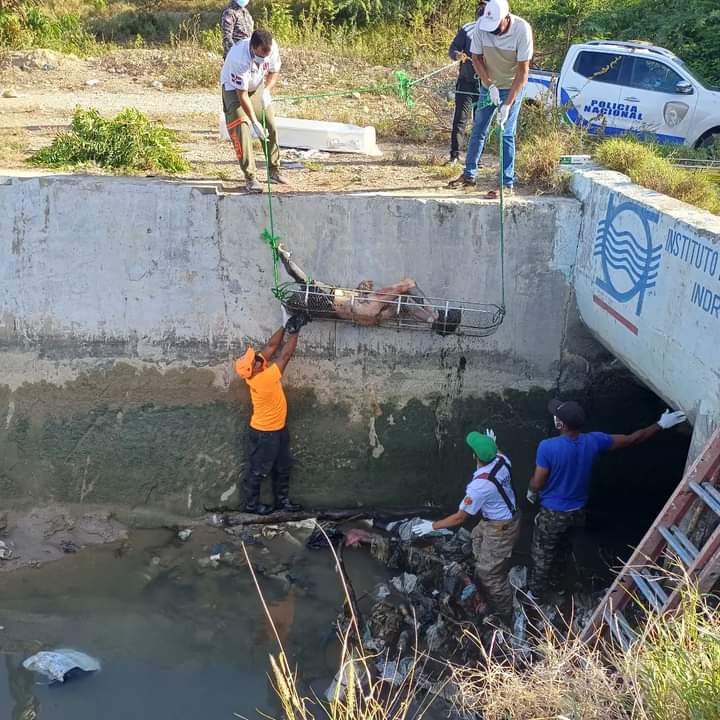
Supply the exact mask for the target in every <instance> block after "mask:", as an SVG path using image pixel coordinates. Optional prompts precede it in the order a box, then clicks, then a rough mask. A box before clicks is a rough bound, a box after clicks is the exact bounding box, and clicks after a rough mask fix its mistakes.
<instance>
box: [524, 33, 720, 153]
mask: <svg viewBox="0 0 720 720" xmlns="http://www.w3.org/2000/svg"><path fill="white" fill-rule="evenodd" d="M526 97H527V98H528V99H531V100H535V101H538V102H546V103H549V104H553V105H557V106H559V107H562V108H564V109H565V112H566V115H567V118H568V119H569V120H570V121H572V122H574V123H576V124H578V125H581V126H583V127H586V128H587V129H588V130H589V132H591V133H598V132H603V133H604V134H605V135H619V134H623V133H632V134H635V135H641V136H646V137H649V138H652V139H654V140H657V141H658V142H662V143H678V144H685V145H690V146H691V147H700V146H702V145H711V144H712V143H713V142H714V141H715V139H718V140H720V88H712V87H709V86H708V85H706V84H705V83H703V82H702V81H701V80H700V79H699V78H698V77H697V75H695V74H694V73H692V72H691V71H690V70H689V68H688V67H687V66H686V65H685V63H683V61H682V60H680V58H678V57H677V56H675V55H674V54H673V53H671V52H670V51H669V50H665V49H664V48H661V47H656V46H654V45H650V44H645V43H640V42H615V41H606V40H602V41H601V40H597V41H591V42H586V43H582V44H580V45H573V46H572V47H571V48H570V49H569V50H568V54H567V56H566V57H565V61H564V62H563V66H562V69H561V71H560V75H557V74H553V73H550V72H545V71H543V70H531V71H530V78H529V81H528V88H527V94H526Z"/></svg>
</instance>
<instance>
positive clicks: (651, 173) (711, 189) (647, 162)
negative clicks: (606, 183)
mask: <svg viewBox="0 0 720 720" xmlns="http://www.w3.org/2000/svg"><path fill="white" fill-rule="evenodd" d="M595 156H596V158H597V159H598V160H599V161H600V162H601V163H603V165H606V166H607V167H609V168H610V169H611V170H617V171H618V172H621V173H624V174H625V175H628V176H629V177H630V179H631V180H632V181H633V182H635V183H637V184H638V185H643V186H644V187H647V188H650V189H651V190H655V191H657V192H660V193H664V194H665V195H670V196H671V197H674V198H677V199H678V200H682V201H683V202H687V203H690V204H691V205H696V206H697V207H700V208H703V209H705V210H709V211H710V212H712V213H716V214H720V191H719V190H718V188H717V187H715V185H713V182H712V179H711V178H710V176H709V175H708V174H707V173H704V172H702V171H700V170H685V169H683V168H678V167H675V166H674V165H673V164H672V162H670V160H668V159H667V158H666V157H662V156H661V155H660V154H659V153H658V152H657V150H656V149H655V148H654V147H653V146H652V145H645V144H642V143H640V142H638V141H637V140H633V139H631V138H612V139H610V140H606V141H605V142H603V143H602V144H601V145H600V146H599V147H598V149H597V151H596V154H595Z"/></svg>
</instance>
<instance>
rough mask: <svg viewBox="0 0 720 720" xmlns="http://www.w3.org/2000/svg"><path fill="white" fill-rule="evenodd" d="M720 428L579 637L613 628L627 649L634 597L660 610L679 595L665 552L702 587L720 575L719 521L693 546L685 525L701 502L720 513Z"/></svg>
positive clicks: (632, 633) (587, 637) (631, 635)
mask: <svg viewBox="0 0 720 720" xmlns="http://www.w3.org/2000/svg"><path fill="white" fill-rule="evenodd" d="M718 475H720V429H718V430H717V431H715V433H714V434H713V436H712V437H711V438H710V440H709V442H708V443H707V445H706V446H705V447H704V448H703V450H702V452H701V453H700V455H698V457H697V458H696V460H695V462H693V463H692V465H691V466H690V467H689V468H688V470H687V471H686V473H685V475H684V476H683V479H682V480H681V481H680V484H679V485H678V487H677V489H676V490H675V492H674V493H673V494H672V496H671V497H670V499H669V500H668V501H667V503H666V504H665V507H664V508H663V509H662V511H661V512H660V514H659V515H658V516H657V518H656V519H655V522H653V524H652V526H651V527H650V529H649V530H648V531H647V533H646V534H645V537H644V538H643V539H642V540H641V542H640V544H639V545H638V546H637V548H636V549H635V551H634V552H633V554H632V557H631V558H630V560H628V562H627V564H626V565H625V566H624V567H623V569H622V570H621V571H620V573H619V575H618V576H617V578H615V582H613V584H612V585H611V586H610V589H609V590H608V592H607V593H606V595H605V597H604V598H603V600H602V602H601V603H600V605H598V607H597V609H596V610H595V612H594V613H593V616H592V617H591V618H590V621H589V622H588V623H587V625H586V626H585V628H584V629H583V631H582V634H581V638H582V639H583V640H585V641H589V640H591V639H592V638H593V637H595V636H596V634H597V633H599V632H604V631H605V630H609V631H610V633H611V635H612V637H613V638H614V639H615V640H616V641H617V642H618V644H619V645H621V646H622V647H623V648H625V649H627V648H628V647H629V646H630V645H631V644H632V642H633V641H634V640H635V638H636V637H637V633H636V632H635V631H634V630H633V628H632V625H631V623H630V622H628V620H627V618H626V617H625V616H624V615H623V613H622V611H623V609H624V608H625V606H626V605H627V604H628V602H630V601H631V600H632V598H633V597H636V598H638V599H644V602H645V605H646V607H647V609H648V610H650V611H653V612H655V613H658V614H662V613H665V612H668V611H670V610H673V609H674V608H676V607H677V605H678V602H679V600H680V595H679V592H678V590H677V588H676V587H674V585H673V583H672V580H671V578H670V577H669V576H668V575H667V574H665V573H664V572H663V571H662V569H660V568H658V566H657V564H658V561H659V560H660V558H661V556H662V554H663V553H669V554H674V555H675V556H676V557H677V558H679V560H680V562H681V563H682V565H683V567H684V568H685V570H686V571H687V573H688V574H689V575H690V576H691V577H693V578H694V579H695V580H696V581H697V583H698V586H699V588H700V591H701V592H709V591H710V590H711V589H712V588H713V586H714V585H715V583H716V582H717V581H718V578H720V523H718V525H717V526H716V527H715V529H714V531H713V532H712V534H711V535H710V537H709V538H708V539H707V541H706V542H705V544H704V545H703V546H702V547H701V548H698V547H695V545H694V544H693V543H692V542H691V540H690V539H689V538H688V537H687V535H686V534H685V533H684V532H683V530H681V527H682V524H683V520H684V519H685V518H686V517H687V516H688V514H689V513H690V512H692V511H693V510H694V509H695V508H697V507H698V504H699V503H702V504H704V505H705V506H706V507H708V508H710V509H711V510H712V511H713V512H715V514H716V515H717V516H718V517H719V518H720V489H718V487H717V482H718Z"/></svg>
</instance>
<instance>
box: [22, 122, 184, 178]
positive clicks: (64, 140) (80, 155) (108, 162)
mask: <svg viewBox="0 0 720 720" xmlns="http://www.w3.org/2000/svg"><path fill="white" fill-rule="evenodd" d="M176 142H177V140H176V135H175V133H174V132H173V131H171V130H167V129H166V128H164V127H162V126H161V125H160V124H158V123H154V122H151V121H149V120H148V119H147V118H146V117H145V115H143V113H141V112H139V111H138V110H136V109H135V108H125V109H124V110H123V111H122V112H121V113H120V114H119V115H117V116H116V117H114V118H112V119H111V120H107V119H105V118H103V117H102V116H101V115H100V113H99V112H98V111H97V110H94V109H89V110H83V109H82V108H76V109H75V113H74V115H73V119H72V126H71V129H70V131H69V132H65V133H60V134H59V135H58V136H57V137H56V138H55V139H54V140H53V142H52V143H51V144H50V145H49V146H48V147H45V148H43V149H42V150H39V151H38V152H37V153H35V154H34V155H32V156H31V157H30V159H29V162H30V163H32V164H33V165H44V166H47V167H54V168H57V167H67V166H77V165H84V164H88V163H95V164H97V165H99V166H100V167H103V168H111V169H114V170H118V169H120V170H135V171H137V170H145V171H164V172H168V173H177V172H185V171H187V170H188V169H189V167H190V166H189V163H188V162H187V160H185V158H184V157H183V155H182V152H181V151H180V149H179V148H178V147H177V144H176Z"/></svg>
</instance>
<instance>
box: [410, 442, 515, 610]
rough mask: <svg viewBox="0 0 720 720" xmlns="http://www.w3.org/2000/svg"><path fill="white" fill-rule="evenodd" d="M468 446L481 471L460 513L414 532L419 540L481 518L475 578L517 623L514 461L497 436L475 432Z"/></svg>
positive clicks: (474, 540)
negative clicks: (511, 569) (512, 570)
mask: <svg viewBox="0 0 720 720" xmlns="http://www.w3.org/2000/svg"><path fill="white" fill-rule="evenodd" d="M465 442H466V443H467V444H468V445H469V446H470V448H471V449H472V451H473V455H474V457H475V462H476V470H475V472H474V473H473V476H472V480H471V481H470V483H469V484H468V486H467V488H466V490H465V497H464V498H463V499H462V501H461V502H460V505H459V507H458V510H457V512H455V513H453V514H452V515H449V516H448V517H446V518H443V519H442V520H436V521H435V522H431V521H430V520H424V521H423V522H422V523H419V524H418V525H416V526H415V527H414V528H413V532H414V533H415V535H419V536H422V535H427V534H428V533H430V532H432V531H433V530H442V529H443V528H452V527H457V526H458V525H462V524H463V523H464V522H465V521H466V520H467V519H468V518H470V517H475V516H479V520H478V523H477V525H476V526H475V529H474V530H473V532H472V548H473V555H474V556H475V575H476V577H477V579H478V580H479V581H480V582H481V583H482V585H483V587H484V588H485V591H486V592H487V595H488V600H489V601H490V604H491V606H492V609H493V610H494V611H495V612H497V613H498V614H499V615H500V616H501V617H502V618H503V619H504V620H505V621H506V622H509V621H510V620H511V618H512V590H511V589H510V583H509V582H508V561H509V559H510V556H511V555H512V551H513V547H514V545H515V542H516V540H517V537H518V533H519V531H520V518H519V515H518V512H517V502H516V500H515V493H514V492H513V489H512V484H511V480H510V468H511V463H510V460H509V459H508V458H507V457H506V456H505V455H503V454H502V453H501V452H500V451H499V450H498V448H497V444H496V442H495V433H494V432H493V431H492V430H486V431H485V434H484V435H483V434H482V433H479V432H471V433H470V434H469V435H468V436H467V437H466V438H465Z"/></svg>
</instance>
